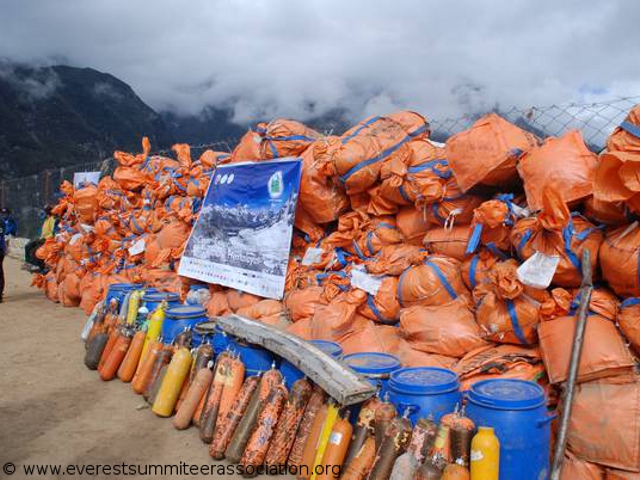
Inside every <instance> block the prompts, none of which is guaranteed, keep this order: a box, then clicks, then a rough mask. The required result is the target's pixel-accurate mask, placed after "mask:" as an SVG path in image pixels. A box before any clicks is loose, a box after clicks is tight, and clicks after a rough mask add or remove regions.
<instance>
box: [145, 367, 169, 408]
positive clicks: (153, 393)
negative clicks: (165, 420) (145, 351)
mask: <svg viewBox="0 0 640 480" xmlns="http://www.w3.org/2000/svg"><path fill="white" fill-rule="evenodd" d="M167 368H169V365H168V364H167V363H165V364H163V365H162V368H161V369H160V372H159V373H158V376H157V377H156V378H155V379H154V380H153V383H152V384H151V386H150V387H149V390H148V391H147V392H146V395H147V398H146V400H147V403H148V404H149V405H151V406H153V404H154V403H155V401H156V397H157V396H158V392H159V391H160V387H162V382H164V377H165V376H166V375H167Z"/></svg>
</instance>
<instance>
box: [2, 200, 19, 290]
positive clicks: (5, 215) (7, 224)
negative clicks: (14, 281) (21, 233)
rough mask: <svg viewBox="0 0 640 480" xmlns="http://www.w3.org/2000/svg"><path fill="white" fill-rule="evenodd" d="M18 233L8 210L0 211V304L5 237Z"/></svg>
mask: <svg viewBox="0 0 640 480" xmlns="http://www.w3.org/2000/svg"><path fill="white" fill-rule="evenodd" d="M17 233H18V224H17V223H16V220H15V219H14V218H13V217H12V216H11V210H9V209H8V208H2V209H0V303H2V300H3V297H4V267H3V263H4V257H5V255H6V254H7V235H13V236H14V237H15V236H16V234H17Z"/></svg>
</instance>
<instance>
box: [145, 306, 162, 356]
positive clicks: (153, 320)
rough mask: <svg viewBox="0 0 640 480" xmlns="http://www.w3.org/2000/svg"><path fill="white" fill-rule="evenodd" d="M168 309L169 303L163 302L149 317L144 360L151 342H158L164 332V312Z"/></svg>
mask: <svg viewBox="0 0 640 480" xmlns="http://www.w3.org/2000/svg"><path fill="white" fill-rule="evenodd" d="M166 307H167V302H165V301H163V302H162V303H161V304H160V306H159V307H158V308H156V309H155V311H154V312H153V313H151V316H150V317H149V324H148V325H147V338H145V339H144V345H143V346H142V358H144V355H145V353H147V348H148V346H149V342H151V341H154V340H158V337H159V336H160V332H161V331H162V324H163V323H164V312H165V310H166Z"/></svg>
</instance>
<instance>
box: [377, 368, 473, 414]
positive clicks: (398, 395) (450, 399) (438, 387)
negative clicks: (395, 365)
mask: <svg viewBox="0 0 640 480" xmlns="http://www.w3.org/2000/svg"><path fill="white" fill-rule="evenodd" d="M389 401H390V402H391V403H393V404H394V405H395V406H396V409H397V410H398V413H399V414H400V415H402V414H404V412H405V410H406V409H409V412H410V414H409V419H410V420H411V422H412V423H413V424H414V425H415V423H416V422H417V421H418V419H420V418H426V417H428V416H429V415H431V416H432V417H433V419H434V420H435V421H436V422H438V421H440V418H442V416H443V415H446V414H447V413H451V412H453V411H454V410H455V408H456V405H460V404H462V393H460V382H459V381H458V375H456V373H455V372H452V371H451V370H447V369H446V368H437V367H413V368H401V369H400V370H396V371H395V372H393V373H392V374H391V378H390V379H389Z"/></svg>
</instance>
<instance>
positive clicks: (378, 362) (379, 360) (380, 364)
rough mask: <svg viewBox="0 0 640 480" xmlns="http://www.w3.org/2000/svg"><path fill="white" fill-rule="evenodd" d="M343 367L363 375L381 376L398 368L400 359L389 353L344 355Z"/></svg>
mask: <svg viewBox="0 0 640 480" xmlns="http://www.w3.org/2000/svg"><path fill="white" fill-rule="evenodd" d="M343 361H344V363H345V365H347V366H348V367H351V368H352V369H353V370H355V371H356V372H359V373H363V374H365V375H367V374H370V375H383V374H385V373H391V372H393V371H394V370H397V369H399V368H400V359H399V358H398V357H396V356H395V355H391V354H389V353H378V352H360V353H352V354H350V355H345V356H344V357H343Z"/></svg>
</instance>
